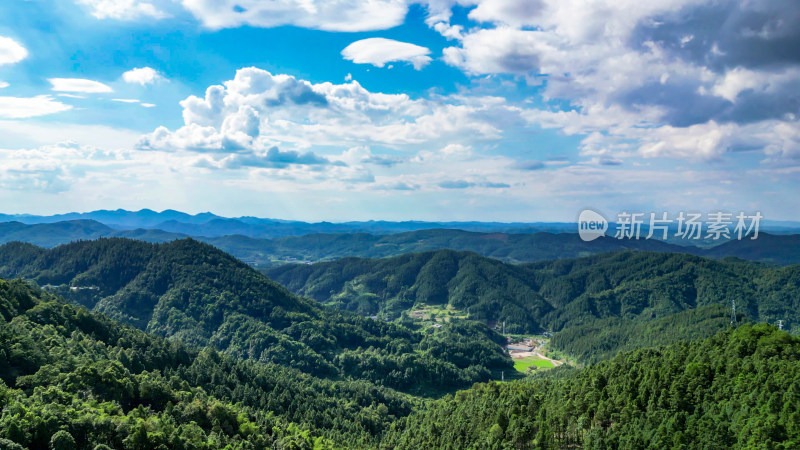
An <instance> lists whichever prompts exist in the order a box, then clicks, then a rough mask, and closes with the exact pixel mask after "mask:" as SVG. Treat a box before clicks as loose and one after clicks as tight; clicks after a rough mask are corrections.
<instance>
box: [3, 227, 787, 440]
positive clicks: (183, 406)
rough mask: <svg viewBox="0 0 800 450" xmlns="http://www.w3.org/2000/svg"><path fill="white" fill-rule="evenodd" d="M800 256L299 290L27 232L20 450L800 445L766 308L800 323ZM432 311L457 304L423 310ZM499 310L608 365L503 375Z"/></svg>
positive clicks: (19, 249) (434, 271) (12, 436)
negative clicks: (795, 261) (777, 261)
mask: <svg viewBox="0 0 800 450" xmlns="http://www.w3.org/2000/svg"><path fill="white" fill-rule="evenodd" d="M662 244H663V243H662ZM665 245H666V244H665ZM798 270H800V266H796V265H794V266H787V267H780V266H775V265H769V264H758V263H752V262H746V261H743V260H740V259H735V258H724V259H721V260H712V259H707V258H703V257H699V256H694V255H687V254H679V253H669V252H645V251H632V250H626V251H618V252H613V253H603V254H598V255H591V256H585V257H580V258H571V259H558V260H551V261H541V262H536V263H528V264H508V263H503V262H501V261H499V260H497V259H495V258H486V257H482V256H480V255H477V254H475V253H471V252H456V251H452V250H440V251H431V252H423V253H413V254H404V255H400V256H395V257H391V258H384V259H357V258H346V259H342V260H339V261H333V262H326V263H318V264H313V265H305V264H304V265H285V266H281V267H277V268H271V269H267V270H266V272H267V273H269V274H270V276H271V277H274V278H275V279H277V280H280V281H281V282H283V283H285V284H286V285H287V286H288V287H289V288H291V290H294V291H297V292H298V293H300V294H302V296H301V295H296V294H293V293H292V292H290V290H288V289H286V288H284V287H283V286H281V285H280V284H278V283H277V282H276V281H273V280H272V279H270V278H268V277H266V276H264V275H263V274H261V273H259V272H258V271H256V270H255V269H254V268H252V267H251V266H250V265H247V264H245V263H243V262H241V261H239V260H237V259H236V258H234V257H233V256H231V255H228V254H226V253H224V252H222V251H221V250H219V249H217V248H215V247H213V246H211V245H208V244H204V243H201V242H198V241H196V240H193V239H180V240H175V241H171V242H168V243H161V244H153V243H147V242H143V241H137V240H130V239H121V238H100V239H95V240H90V241H80V242H74V243H70V244H65V245H60V246H57V247H55V248H51V249H47V248H42V247H37V246H34V245H32V244H28V243H21V242H11V243H7V244H4V245H2V246H0V278H15V277H19V278H22V280H19V279H18V280H10V281H6V280H2V279H0V410H1V412H0V447H1V448H9V449H19V448H24V447H23V446H25V447H28V448H80V449H84V448H86V449H104V448H107V447H109V448H131V449H140V448H141V449H145V448H181V449H183V448H186V449H188V448H226V447H227V448H269V447H276V448H320V449H326V448H343V447H345V448H428V447H446V446H448V445H449V446H451V447H452V446H456V447H459V448H461V447H464V448H484V447H489V448H517V447H519V448H536V447H548V448H563V447H577V446H588V447H592V446H595V447H601V448H609V447H614V448H624V447H630V446H639V447H642V446H645V447H646V443H648V442H650V443H653V442H655V443H658V445H660V446H661V445H665V446H670V445H672V446H678V447H681V446H689V447H691V445H689V443H693V444H697V445H698V446H700V447H702V448H730V447H736V446H738V447H742V448H744V447H752V446H754V445H756V444H758V445H761V444H763V445H766V446H772V447H776V448H778V447H780V446H784V447H787V446H788V448H791V447H792V446H793V445H795V444H797V443H798V442H800V421H799V420H798V418H800V410H798V408H797V405H798V404H800V394H798V392H800V391H798V390H797V389H796V386H797V383H798V382H800V379H798V374H797V370H796V367H797V364H798V360H800V352H799V351H798V348H800V344H798V340H797V338H795V337H792V336H791V335H790V334H788V333H786V332H785V331H778V330H777V329H776V328H775V327H772V326H769V325H763V324H761V325H755V326H753V325H750V324H749V323H748V322H752V321H764V320H766V321H773V320H774V318H776V317H784V318H785V322H786V325H787V328H793V329H796V327H797V323H798V321H800V318H799V317H797V313H796V311H797V310H798V304H797V299H798V298H800V295H798V293H800V285H798V280H800V276H799V275H800V273H798ZM30 283H36V284H38V285H39V286H41V288H39V287H36V286H34V285H32V284H30ZM326 290H327V295H326ZM305 297H313V298H305ZM731 300H735V301H736V302H737V305H738V308H737V315H736V316H735V317H736V323H735V324H731V323H730V310H729V309H728V303H729V302H730V301H731ZM423 303H424V304H425V305H427V306H436V307H438V308H439V310H440V311H447V313H448V314H450V313H452V315H451V316H450V317H449V318H448V319H449V320H445V321H442V322H439V325H440V326H429V325H427V324H426V323H425V320H424V319H417V320H410V317H407V314H408V312H409V311H411V310H413V309H414V308H418V307H420V306H422V304H423ZM363 308H375V309H370V310H365V309H363ZM348 310H353V311H348ZM368 313H377V314H379V315H381V316H383V317H382V319H381V318H379V319H377V320H376V319H372V318H366V317H363V315H362V314H368ZM392 314H397V315H398V320H392ZM492 314H496V316H492ZM404 317H405V319H409V320H405V319H404ZM473 319H474V320H473ZM490 319H494V320H505V321H507V322H508V323H507V326H508V327H511V328H514V331H539V330H541V329H550V330H553V331H554V335H553V337H552V340H551V345H552V347H554V348H555V349H556V350H558V351H561V352H564V353H568V354H570V355H573V356H575V357H577V358H578V359H579V360H580V361H581V362H583V363H586V364H587V365H589V366H588V367H585V368H582V369H574V368H570V367H568V366H561V367H559V368H557V369H553V370H551V371H549V372H544V373H540V374H534V375H530V376H527V377H526V378H525V379H523V380H518V381H506V382H505V383H500V382H498V381H496V380H499V379H504V378H505V380H513V379H514V378H515V377H514V376H512V374H514V373H515V370H514V369H513V366H512V363H511V360H510V358H509V356H508V355H507V354H506V352H505V351H504V349H503V346H504V345H505V343H506V339H505V337H503V336H500V335H499V334H497V333H495V332H493V331H492V330H491V329H490V328H489V327H487V326H486V324H485V323H481V322H482V321H488V320H490ZM739 324H743V325H741V326H739ZM525 327H530V328H525ZM534 328H536V330H534ZM708 336H710V337H708ZM706 337H708V338H706ZM704 338H705V339H704ZM665 344H669V346H667V347H664V345H665ZM643 347H644V349H643ZM628 350H633V351H632V352H626V351H628ZM620 352H622V353H620ZM594 362H597V363H596V364H593V363H594ZM519 376H522V375H518V377H519ZM476 383H477V384H476ZM753 386H761V388H760V389H753ZM458 389H465V390H462V391H459V392H455V391H456V390H458ZM730 430H735V432H730ZM446 443H447V444H446ZM631 443H634V444H635V443H639V444H641V445H639V444H636V445H632V444H631Z"/></svg>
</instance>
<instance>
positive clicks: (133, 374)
mask: <svg viewBox="0 0 800 450" xmlns="http://www.w3.org/2000/svg"><path fill="white" fill-rule="evenodd" d="M418 403H419V400H416V399H414V398H412V397H410V396H408V395H404V394H399V393H397V392H395V391H393V390H390V389H386V388H382V387H379V386H376V385H374V384H372V383H368V382H363V381H347V380H338V381H330V380H323V379H319V378H315V377H312V376H309V375H307V374H304V373H302V372H300V371H298V370H295V369H291V368H289V367H286V366H281V365H275V364H264V363H256V362H251V361H245V360H242V359H238V358H235V357H232V356H229V355H225V354H222V353H219V352H217V351H215V350H214V349H212V348H205V349H202V350H196V349H194V348H192V347H191V346H186V345H184V344H182V343H179V342H177V341H176V340H166V339H164V338H161V337H157V336H154V335H152V334H148V333H145V332H142V331H140V330H137V329H135V328H132V327H130V326H125V325H121V324H119V323H117V322H115V321H113V320H111V319H108V318H106V317H104V316H102V315H99V314H96V313H92V312H90V311H88V310H86V309H85V308H83V307H81V306H76V305H71V304H67V303H65V302H64V301H63V300H59V299H58V298H56V297H54V296H52V295H50V294H48V293H46V292H42V291H40V290H38V289H36V288H34V287H31V286H30V285H28V284H26V283H24V282H22V281H11V282H8V281H4V280H0V408H2V415H0V448H3V449H10V448H21V447H15V446H14V445H12V444H11V443H10V442H9V441H12V442H15V443H17V444H20V445H23V446H26V447H30V448H41V449H46V448H81V449H83V448H87V449H92V448H95V447H94V446H95V445H96V444H103V445H107V446H110V447H114V448H126V449H127V448H130V449H152V448H170V449H173V448H186V449H189V448H223V447H225V446H226V445H230V446H231V447H230V448H265V447H272V446H276V447H278V448H311V447H315V448H324V447H328V446H330V445H332V444H334V443H338V445H337V446H341V445H342V444H343V443H352V444H354V445H357V446H372V445H375V444H376V443H377V440H378V439H379V438H380V436H381V430H384V429H386V427H387V426H388V425H389V424H390V423H392V422H393V421H394V420H396V419H397V418H398V417H401V416H404V415H407V414H409V413H410V412H411V411H412V409H413V408H414V407H415V405H417V404H418ZM48 446H49V447H48ZM101 448H103V447H101Z"/></svg>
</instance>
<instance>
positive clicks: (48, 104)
mask: <svg viewBox="0 0 800 450" xmlns="http://www.w3.org/2000/svg"><path fill="white" fill-rule="evenodd" d="M70 109H72V106H70V105H66V104H64V103H61V102H59V101H57V100H55V99H53V97H51V96H49V95H40V96H37V97H0V118H3V119H27V118H30V117H38V116H46V115H48V114H55V113H59V112H62V111H67V110H70Z"/></svg>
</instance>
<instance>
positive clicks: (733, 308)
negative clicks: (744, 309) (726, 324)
mask: <svg viewBox="0 0 800 450" xmlns="http://www.w3.org/2000/svg"><path fill="white" fill-rule="evenodd" d="M735 323H736V300H731V325H733V324H735Z"/></svg>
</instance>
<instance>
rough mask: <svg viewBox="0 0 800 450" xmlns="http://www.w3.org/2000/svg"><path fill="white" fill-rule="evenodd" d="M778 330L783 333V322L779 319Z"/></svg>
mask: <svg viewBox="0 0 800 450" xmlns="http://www.w3.org/2000/svg"><path fill="white" fill-rule="evenodd" d="M778 330H780V331H783V320H781V319H778Z"/></svg>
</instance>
